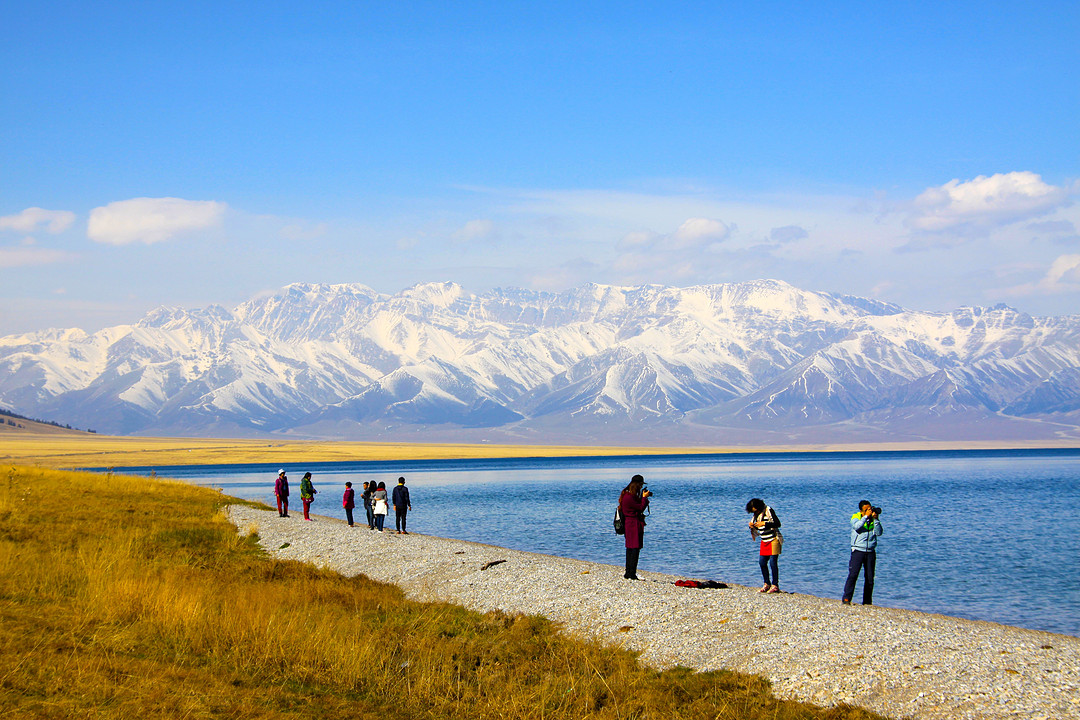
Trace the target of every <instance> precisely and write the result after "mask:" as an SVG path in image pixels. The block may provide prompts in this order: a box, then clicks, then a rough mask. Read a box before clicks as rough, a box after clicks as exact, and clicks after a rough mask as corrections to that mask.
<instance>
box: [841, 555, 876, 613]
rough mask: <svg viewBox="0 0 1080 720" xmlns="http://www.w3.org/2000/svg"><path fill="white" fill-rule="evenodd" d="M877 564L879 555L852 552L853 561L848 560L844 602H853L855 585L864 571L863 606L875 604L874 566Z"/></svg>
mask: <svg viewBox="0 0 1080 720" xmlns="http://www.w3.org/2000/svg"><path fill="white" fill-rule="evenodd" d="M876 564H877V553H876V552H874V551H873V550H871V551H870V552H863V551H862V550H852V551H851V559H850V560H848V566H847V582H846V583H844V600H847V601H849V602H850V601H851V596H852V595H854V594H855V583H856V581H857V580H858V579H859V570H860V569H861V570H862V571H863V588H862V604H863V605H873V604H874V565H876Z"/></svg>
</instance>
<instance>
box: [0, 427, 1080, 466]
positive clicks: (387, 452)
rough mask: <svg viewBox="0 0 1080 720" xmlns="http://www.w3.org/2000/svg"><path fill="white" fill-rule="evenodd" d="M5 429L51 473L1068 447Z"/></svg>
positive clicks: (1, 445)
mask: <svg viewBox="0 0 1080 720" xmlns="http://www.w3.org/2000/svg"><path fill="white" fill-rule="evenodd" d="M21 422H22V424H23V425H24V427H22V428H12V427H11V426H7V425H0V462H3V463H16V464H31V465H38V466H41V467H49V468H107V467H164V466H169V465H227V464H239V463H299V462H342V461H350V462H359V461H377V460H388V461H393V460H406V459H407V460H449V459H458V458H476V459H481V458H520V457H583V456H636V455H675V454H711V453H740V452H792V453H797V452H847V451H851V452H856V451H890V450H960V449H964V450H973V449H997V448H1051V447H1053V448H1069V447H1077V443H1076V442H1075V441H1059V442H1030V441H1028V442H1024V441H1021V442H991V441H979V442H918V443H910V442H909V443H900V442H897V443H864V444H841V443H836V444H817V445H770V446H748V445H743V446H716V447H629V446H627V447H618V446H595V447H594V446H570V445H508V444H495V443H492V444H486V443H485V444H465V443H422V442H419V443H392V442H355V441H341V440H312V439H280V438H265V439H251V438H240V439H233V438H187V437H183V438H162V437H135V436H110V435H98V434H93V433H85V432H79V431H75V430H65V429H63V428H57V427H55V426H52V425H43V424H41V423H34V422H32V421H21Z"/></svg>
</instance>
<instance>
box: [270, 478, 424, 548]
mask: <svg viewBox="0 0 1080 720" xmlns="http://www.w3.org/2000/svg"><path fill="white" fill-rule="evenodd" d="M318 492H319V491H318V490H316V489H315V486H314V485H313V484H312V483H311V473H309V472H307V473H304V477H303V479H301V480H300V500H301V501H302V502H303V503H304V519H305V520H308V521H310V520H311V516H310V515H309V511H310V509H311V503H312V502H313V501H314V500H315V495H316V494H318ZM274 497H276V498H277V507H278V517H289V478H288V477H287V476H286V474H285V470H284V469H281V470H279V471H278V476H277V480H276V481H275V482H274ZM360 500H361V502H362V503H363V505H364V513H365V515H367V525H368V529H369V530H378V531H379V532H384V531H385V529H384V525H385V523H386V516H387V515H388V514H389V511H390V506H391V505H393V507H394V520H395V523H396V525H397V534H398V535H408V534H409V532H408V530H406V524H407V521H408V514H409V511H410V510H412V500H411V499H410V497H409V488H407V487H405V478H403V477H399V478H398V481H397V485H396V486H395V487H394V490H393V492H392V493H391V494H390V495H389V497H388V496H387V492H386V483H385V482H379V483H376V482H375V481H374V480H372V481H370V482H369V481H365V482H364V486H363V489H362V490H361V492H360ZM341 507H343V508H344V509H345V519H346V520H347V521H348V523H349V527H355V523H354V521H353V510H354V509H355V508H356V495H355V492H354V491H353V486H352V483H351V482H347V483H345V493H344V494H343V495H342V497H341Z"/></svg>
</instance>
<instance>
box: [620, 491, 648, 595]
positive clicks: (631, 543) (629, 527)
mask: <svg viewBox="0 0 1080 720" xmlns="http://www.w3.org/2000/svg"><path fill="white" fill-rule="evenodd" d="M644 487H645V478H643V477H642V476H640V475H635V476H634V477H632V478H630V484H629V485H627V486H626V487H625V488H623V491H622V494H621V495H619V510H620V511H621V512H622V516H623V522H624V523H625V528H626V534H625V535H624V536H623V537H624V538H625V539H626V572H624V573H623V577H624V578H626V579H627V580H637V579H638V576H637V564H638V556H639V555H640V554H641V546H642V544H643V542H644V540H645V508H647V507H649V497H650V496H651V495H652V493H651V492H649V491H648V490H643V488H644Z"/></svg>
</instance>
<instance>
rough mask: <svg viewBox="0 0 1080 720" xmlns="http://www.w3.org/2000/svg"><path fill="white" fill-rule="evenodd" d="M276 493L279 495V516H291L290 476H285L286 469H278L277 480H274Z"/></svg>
mask: <svg viewBox="0 0 1080 720" xmlns="http://www.w3.org/2000/svg"><path fill="white" fill-rule="evenodd" d="M274 495H275V496H276V497H277V514H278V517H289V478H287V477H285V469H284V468H282V469H281V470H278V476H277V480H275V481H274Z"/></svg>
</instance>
